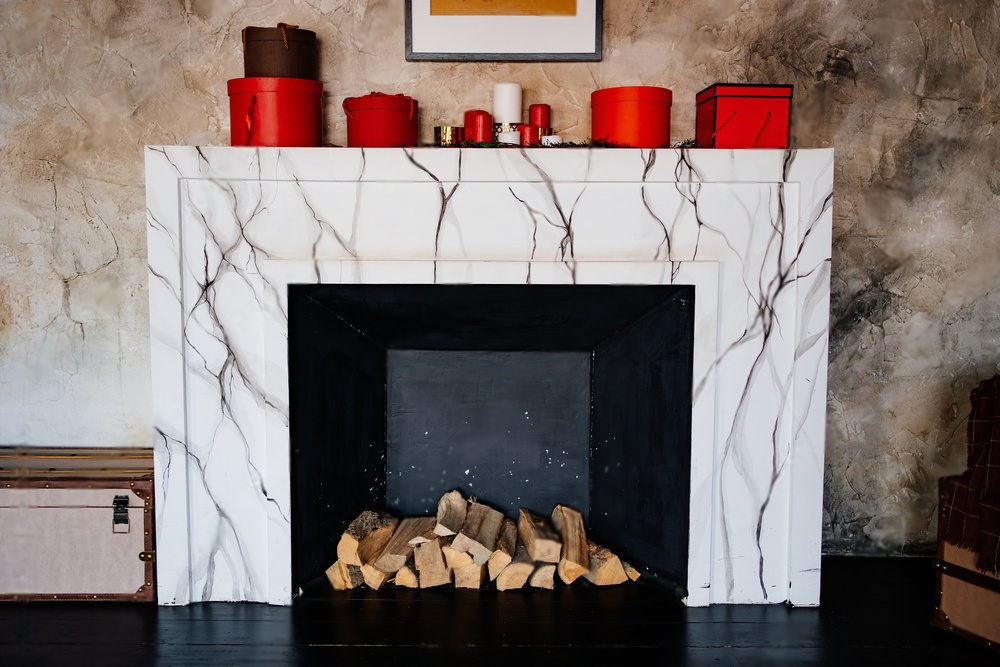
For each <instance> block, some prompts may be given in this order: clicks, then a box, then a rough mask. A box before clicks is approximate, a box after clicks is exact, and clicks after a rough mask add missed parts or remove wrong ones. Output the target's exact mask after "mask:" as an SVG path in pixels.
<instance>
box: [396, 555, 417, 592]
mask: <svg viewBox="0 0 1000 667" xmlns="http://www.w3.org/2000/svg"><path fill="white" fill-rule="evenodd" d="M394 581H395V584H396V585H397V586H402V587H404V588H420V579H418V578H417V568H416V566H415V565H414V564H413V561H412V560H411V561H410V562H409V563H407V564H406V565H404V566H403V567H401V568H399V569H398V570H397V571H396V579H395V580H394Z"/></svg>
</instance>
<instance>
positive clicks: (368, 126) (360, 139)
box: [344, 93, 417, 148]
mask: <svg viewBox="0 0 1000 667" xmlns="http://www.w3.org/2000/svg"><path fill="white" fill-rule="evenodd" d="M344 113H346V114H347V145H348V146H351V147H358V148H396V147H399V146H416V145H417V101H416V100H415V99H413V98H412V97H409V96H407V95H402V94H399V95H387V94H385V93H369V94H368V95H364V96H363V97H348V98H347V99H345V100H344Z"/></svg>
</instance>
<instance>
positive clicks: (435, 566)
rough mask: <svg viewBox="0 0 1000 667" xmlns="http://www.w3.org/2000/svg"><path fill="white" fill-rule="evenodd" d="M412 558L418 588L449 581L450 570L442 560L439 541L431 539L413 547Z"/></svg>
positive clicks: (441, 584)
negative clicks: (418, 581) (418, 580)
mask: <svg viewBox="0 0 1000 667" xmlns="http://www.w3.org/2000/svg"><path fill="white" fill-rule="evenodd" d="M413 560H414V563H415V564H416V566H417V573H418V574H419V579H420V588H433V587H434V586H443V585H445V584H449V583H451V570H450V569H449V568H448V566H447V564H446V563H445V562H444V556H443V555H442V553H441V543H440V542H439V541H438V540H431V541H430V542H424V543H423V544H419V545H417V546H416V547H415V548H414V549H413Z"/></svg>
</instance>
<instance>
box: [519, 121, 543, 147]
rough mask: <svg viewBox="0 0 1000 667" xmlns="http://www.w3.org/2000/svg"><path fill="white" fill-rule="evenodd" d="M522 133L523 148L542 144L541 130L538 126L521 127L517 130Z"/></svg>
mask: <svg viewBox="0 0 1000 667" xmlns="http://www.w3.org/2000/svg"><path fill="white" fill-rule="evenodd" d="M517 131H518V132H520V133H521V145H522V146H537V145H538V144H539V143H540V142H541V135H542V132H541V128H540V127H538V126H537V125H521V126H520V127H518V128H517Z"/></svg>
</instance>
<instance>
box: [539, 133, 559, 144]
mask: <svg viewBox="0 0 1000 667" xmlns="http://www.w3.org/2000/svg"><path fill="white" fill-rule="evenodd" d="M561 143H562V137H560V136H559V135H558V134H547V135H543V136H542V145H543V146H555V145H557V144H561Z"/></svg>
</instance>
